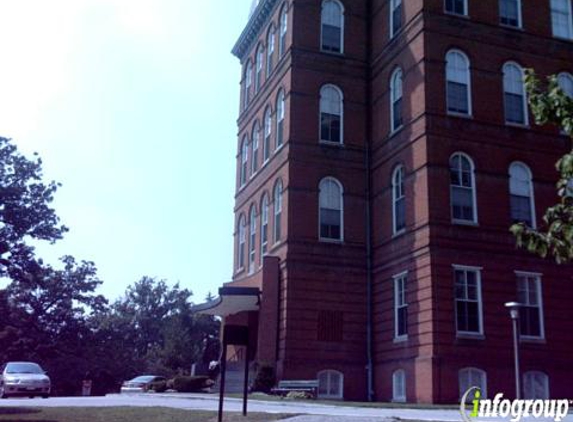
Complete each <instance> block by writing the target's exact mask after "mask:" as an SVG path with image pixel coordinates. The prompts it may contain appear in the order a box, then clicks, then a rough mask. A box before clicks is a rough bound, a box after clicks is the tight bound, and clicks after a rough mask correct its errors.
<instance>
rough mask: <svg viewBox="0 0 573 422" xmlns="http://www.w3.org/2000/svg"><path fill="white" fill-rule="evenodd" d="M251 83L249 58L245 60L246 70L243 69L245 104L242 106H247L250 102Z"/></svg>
mask: <svg viewBox="0 0 573 422" xmlns="http://www.w3.org/2000/svg"><path fill="white" fill-rule="evenodd" d="M252 83H253V64H252V63H251V61H250V60H249V61H248V62H247V70H246V71H245V96H244V99H245V105H244V107H245V108H247V106H248V105H249V103H250V102H251V85H252Z"/></svg>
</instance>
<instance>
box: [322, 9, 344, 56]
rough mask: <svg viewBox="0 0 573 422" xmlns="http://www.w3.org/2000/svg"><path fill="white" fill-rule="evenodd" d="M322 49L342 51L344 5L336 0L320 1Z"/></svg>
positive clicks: (335, 51) (334, 51) (333, 51)
mask: <svg viewBox="0 0 573 422" xmlns="http://www.w3.org/2000/svg"><path fill="white" fill-rule="evenodd" d="M320 16H321V17H320V20H321V34H320V48H321V50H322V51H327V52H332V53H342V52H343V50H344V7H343V6H342V4H341V3H340V2H339V1H338V0H325V1H323V2H322V11H321V15H320Z"/></svg>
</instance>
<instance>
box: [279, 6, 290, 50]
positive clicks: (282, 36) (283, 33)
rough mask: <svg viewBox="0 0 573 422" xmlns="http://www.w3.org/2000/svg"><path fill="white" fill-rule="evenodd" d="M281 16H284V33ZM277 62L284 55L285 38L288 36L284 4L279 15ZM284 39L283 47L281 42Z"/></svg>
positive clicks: (286, 11) (285, 48) (286, 12)
mask: <svg viewBox="0 0 573 422" xmlns="http://www.w3.org/2000/svg"><path fill="white" fill-rule="evenodd" d="M283 16H284V31H283ZM278 33H279V37H278V41H279V60H280V59H281V58H282V57H283V56H284V55H285V54H286V50H287V40H286V37H287V35H288V10H287V5H286V3H285V4H284V5H283V8H282V9H281V12H280V14H279V30H278ZM283 38H284V47H283V43H282V42H281V41H282V39H283Z"/></svg>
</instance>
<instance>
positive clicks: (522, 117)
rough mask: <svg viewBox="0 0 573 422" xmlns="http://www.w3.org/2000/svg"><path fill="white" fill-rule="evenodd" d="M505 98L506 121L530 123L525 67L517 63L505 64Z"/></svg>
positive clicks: (521, 123) (520, 123)
mask: <svg viewBox="0 0 573 422" xmlns="http://www.w3.org/2000/svg"><path fill="white" fill-rule="evenodd" d="M503 100H504V108H505V122H506V123H512V124H519V125H526V124H528V116H527V99H526V97H525V84H524V81H523V69H522V68H521V66H519V65H518V64H516V63H506V64H504V65H503Z"/></svg>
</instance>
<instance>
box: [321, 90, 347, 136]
mask: <svg viewBox="0 0 573 422" xmlns="http://www.w3.org/2000/svg"><path fill="white" fill-rule="evenodd" d="M325 88H334V89H335V90H336V91H337V92H338V95H340V142H335V141H328V140H324V139H321V138H322V136H321V132H322V121H321V119H322V109H321V107H320V106H321V104H320V103H321V100H322V90H323V89H325ZM318 142H319V143H321V144H324V145H332V146H343V145H344V93H343V92H342V90H341V89H340V88H339V87H337V86H336V85H333V84H326V85H323V86H321V87H320V91H318Z"/></svg>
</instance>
